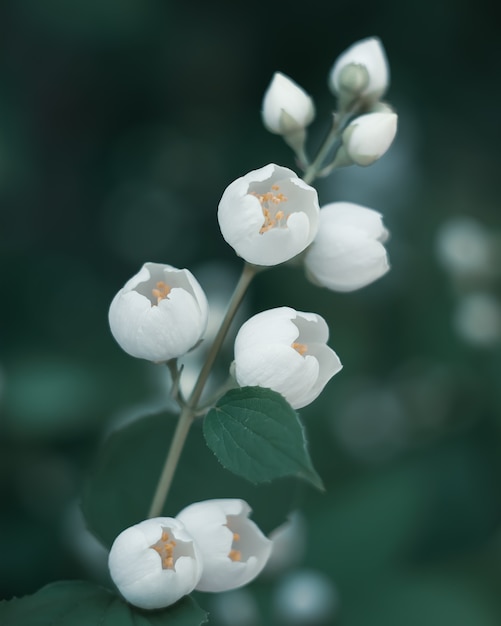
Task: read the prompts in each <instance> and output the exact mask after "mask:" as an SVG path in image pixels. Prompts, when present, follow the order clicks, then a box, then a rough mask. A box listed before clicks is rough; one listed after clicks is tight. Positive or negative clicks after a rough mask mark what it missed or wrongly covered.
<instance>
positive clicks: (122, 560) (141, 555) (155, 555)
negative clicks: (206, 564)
mask: <svg viewBox="0 0 501 626" xmlns="http://www.w3.org/2000/svg"><path fill="white" fill-rule="evenodd" d="M108 565H109V569H110V575H111V578H112V579H113V582H114V583H115V585H116V586H117V588H118V590H119V591H120V593H121V594H122V595H123V597H124V598H125V599H126V600H127V602H130V603H131V604H133V605H135V606H138V607H140V608H142V609H160V608H163V607H166V606H169V605H171V604H174V602H177V600H179V599H180V598H182V597H183V596H184V595H186V594H188V593H191V592H192V591H193V589H194V588H195V587H196V585H197V583H198V581H199V580H200V576H201V575H202V558H201V554H200V551H199V549H198V546H197V545H196V543H195V541H194V540H193V538H192V537H191V535H190V534H189V533H188V532H187V531H186V529H185V527H184V526H183V524H182V523H181V522H180V521H179V520H177V519H174V518H172V517H156V518H153V519H148V520H145V521H144V522H141V523H139V524H136V525H135V526H131V527H130V528H127V529H126V530H124V531H123V532H121V533H120V534H119V535H118V537H117V538H116V539H115V541H114V543H113V545H112V546H111V551H110V555H109V560H108Z"/></svg>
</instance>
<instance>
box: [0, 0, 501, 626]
mask: <svg viewBox="0 0 501 626" xmlns="http://www.w3.org/2000/svg"><path fill="white" fill-rule="evenodd" d="M490 6H491V5H489V4H487V3H485V2H484V3H482V2H475V3H473V2H469V3H468V2H452V1H448V2H440V3H437V2H432V1H431V0H425V1H424V2H420V3H414V4H405V3H402V2H396V1H392V0H386V2H381V3H377V2H375V3H372V2H371V3H369V2H362V3H353V2H344V1H343V2H337V3H336V2H333V3H323V2H319V1H318V0H313V1H311V2H308V3H305V4H301V5H298V6H291V4H290V3H288V2H287V3H286V2H279V1H278V0H271V1H268V2H262V3H261V2H254V3H249V4H244V3H235V2H226V3H225V2H220V3H207V2H192V3H186V4H183V5H182V4H181V3H180V2H176V3H175V2H167V1H165V2H161V1H160V0H85V1H84V0H73V1H72V2H65V1H64V0H42V1H40V0H10V1H9V0H4V1H3V2H2V3H1V4H0V263H1V265H0V292H1V294H2V298H1V309H0V310H1V319H0V368H1V369H0V385H1V387H0V389H1V391H0V410H1V418H0V419H1V422H0V434H1V442H0V468H1V474H0V489H1V501H0V503H1V510H2V517H1V521H0V555H1V558H0V577H1V583H2V592H3V594H4V596H5V597H10V596H11V595H13V594H15V595H22V594H25V593H31V592H33V591H35V590H36V589H37V588H39V587H40V586H41V585H43V584H45V583H47V582H49V581H52V580H56V579H60V578H79V577H80V578H82V577H83V578H92V577H93V576H94V574H93V573H92V572H89V570H88V569H85V568H84V567H83V565H82V562H81V560H80V559H79V558H77V556H76V555H75V551H74V550H73V549H72V548H73V547H74V545H73V544H74V543H76V541H73V540H72V538H71V536H72V534H71V531H70V532H69V535H70V539H68V531H67V529H68V524H69V523H68V521H67V511H68V507H69V505H70V504H71V503H72V502H74V501H75V500H76V499H77V498H78V494H79V493H80V489H81V487H82V484H83V481H84V480H85V476H86V474H87V471H88V468H89V466H90V464H91V462H92V459H93V457H94V455H95V453H96V450H97V448H98V444H99V442H100V441H101V438H102V433H103V429H106V428H107V425H108V424H109V423H111V421H112V420H113V419H115V418H116V417H117V416H118V415H120V414H123V413H124V412H125V411H126V410H127V409H128V408H129V406H131V405H132V406H133V407H134V408H135V410H136V409H137V410H138V411H140V410H142V409H141V407H142V406H143V405H151V404H153V405H154V406H159V405H161V404H162V402H163V401H164V400H165V398H164V396H162V391H161V389H162V387H161V377H162V376H164V374H163V372H161V373H159V370H158V368H156V367H155V366H153V365H151V364H149V363H146V362H140V361H135V360H133V359H132V358H130V357H128V356H127V355H125V354H124V353H122V352H121V351H120V349H119V348H118V347H117V346H116V345H115V343H114V341H113V339H112V338H111V335H110V332H109V329H108V326H107V309H108V306H109V302H110V300H111V298H112V297H113V295H114V293H115V292H116V291H117V290H118V289H119V288H120V287H121V285H122V284H123V283H124V282H125V280H126V279H128V278H129V277H130V276H131V275H132V274H133V273H135V272H136V271H137V269H138V268H139V266H140V265H141V264H142V263H143V262H144V261H146V260H152V261H161V262H166V263H171V264H172V265H175V266H178V267H189V268H190V269H192V270H193V271H194V272H195V274H197V272H198V271H199V270H201V275H203V274H204V271H205V273H206V274H207V268H205V269H204V263H206V262H207V261H221V262H222V263H223V264H227V265H228V266H232V267H233V268H234V269H235V271H236V272H238V269H239V263H238V260H237V259H235V257H234V254H233V252H232V250H231V249H230V248H229V247H228V246H227V245H226V244H225V242H224V241H223V240H222V238H221V236H220V233H219V230H218V226H217V222H216V219H215V212H216V207H217V203H218V201H219V198H220V196H221V193H222V191H223V190H224V188H225V187H226V185H227V184H228V183H229V182H231V181H232V180H233V179H234V178H236V177H237V176H240V175H242V174H244V173H246V172H247V171H249V170H251V169H254V168H257V167H260V166H261V165H264V164H265V163H268V162H271V161H273V162H277V163H280V164H283V165H287V166H290V167H293V166H294V163H293V159H292V157H291V155H290V153H289V152H288V150H287V149H286V147H285V146H284V145H282V143H281V141H280V140H279V139H278V138H277V137H274V136H272V135H270V134H268V133H267V132H266V131H265V130H264V129H263V128H262V125H261V121H260V116H259V110H260V105H261V99H262V95H263V92H264V90H265V88H266V86H267V84H268V82H269V80H270V78H271V76H272V74H273V72H274V71H275V70H281V71H283V72H285V73H287V74H289V75H290V76H292V77H293V78H294V79H295V80H296V81H297V82H299V83H300V84H301V85H302V86H303V87H304V88H305V89H306V90H307V91H308V92H310V93H311V94H312V95H313V96H314V97H315V101H316V104H317V110H318V117H317V122H316V124H315V125H314V126H313V129H312V137H311V146H315V145H318V142H319V140H320V137H321V136H322V133H323V132H325V129H326V126H327V119H328V114H329V111H330V109H331V107H332V103H333V100H332V96H331V95H330V94H329V92H328V90H327V87H326V75H327V72H328V70H329V68H330V67H331V65H332V63H333V61H334V59H335V58H336V56H337V55H338V54H339V53H341V52H342V51H343V50H344V49H345V48H346V47H347V46H348V45H350V44H351V43H352V42H353V41H356V40H357V39H360V38H362V37H366V36H369V35H373V34H376V35H378V36H380V37H381V39H382V40H383V42H384V45H385V48H386V50H387V53H388V57H389V60H390V65H391V70H392V86H391V89H390V91H389V94H388V99H389V101H391V102H392V103H393V104H394V105H395V106H396V108H397V111H398V112H399V115H400V117H399V124H400V127H399V135H398V137H397V140H396V142H395V144H394V146H393V147H392V149H391V150H390V152H389V153H388V154H387V155H386V157H385V158H384V159H382V160H381V161H380V162H379V163H377V164H376V165H374V166H373V167H372V168H369V169H366V170H362V169H357V170H356V171H355V170H349V171H347V172H346V173H345V172H341V173H340V174H339V175H337V174H335V175H334V176H333V177H331V178H330V179H329V180H328V182H323V183H322V184H321V185H320V187H319V193H320V199H321V202H322V203H326V202H329V201H332V200H343V199H346V200H353V201H358V202H361V203H364V204H366V205H368V206H371V207H373V208H376V209H378V210H380V211H381V212H383V213H384V215H385V222H386V224H387V226H388V227H389V229H390V230H391V233H392V239H391V241H390V243H389V244H388V249H389V252H390V257H391V261H392V266H393V267H392V271H391V273H390V274H389V275H388V276H387V277H385V278H384V279H382V280H381V281H379V282H378V283H376V284H374V285H372V286H370V287H368V288H366V289H364V290H362V291H360V292H356V293H353V294H333V293H329V292H327V291H323V290H319V289H316V288H314V287H313V286H312V285H310V284H309V283H308V282H307V281H306V280H305V279H304V277H303V275H302V273H301V272H299V271H294V270H292V269H289V268H278V269H276V270H274V271H273V272H269V273H266V274H264V275H262V276H259V277H258V279H257V280H256V283H255V285H254V287H253V289H252V292H251V296H250V298H249V303H248V304H249V309H248V311H249V313H251V312H253V311H258V310H261V309H263V308H266V307H272V306H280V305H290V306H294V307H295V308H297V309H299V310H305V311H315V312H318V313H320V314H322V315H323V316H324V317H326V319H327V320H328V322H329V325H330V327H331V345H332V346H333V347H334V348H335V349H336V351H337V352H338V354H339V355H340V357H341V359H342V361H343V363H344V370H343V372H342V373H341V374H339V376H337V377H336V378H335V379H334V380H333V381H332V382H331V383H330V384H329V386H328V389H327V391H326V392H325V393H324V394H323V395H322V397H321V398H320V399H319V400H318V401H317V402H316V403H315V404H314V405H313V406H311V407H309V408H307V409H305V410H304V411H303V412H302V414H303V416H304V420H305V423H306V425H307V430H308V433H309V436H310V440H311V452H312V456H313V460H314V462H315V464H316V466H317V469H318V470H319V472H320V474H321V475H322V477H323V478H324V481H325V483H326V485H327V493H326V494H324V495H318V494H316V493H313V492H310V491H306V490H305V492H304V493H302V494H301V496H300V499H299V501H300V506H301V508H302V510H303V512H304V515H305V517H306V521H307V529H308V539H307V541H308V544H307V551H306V554H305V556H304V559H303V565H305V566H308V567H312V568H315V569H317V570H318V571H320V572H322V573H323V574H325V575H327V576H328V577H330V578H331V580H332V581H333V583H334V584H335V585H336V586H337V588H338V591H339V594H340V598H341V605H342V608H341V612H340V614H339V616H338V619H339V623H340V624H343V625H346V626H352V625H357V626H358V625H360V626H379V625H381V626H401V625H402V624H406V626H408V625H410V626H414V624H415V625H416V626H418V625H419V626H422V625H424V624H426V625H427V626H428V625H432V626H433V625H435V624H437V625H438V624H440V626H444V625H448V624H454V625H455V626H463V625H464V626H471V625H474V626H484V625H485V626H490V625H496V624H499V623H500V621H501V602H500V600H499V597H500V593H499V590H500V587H501V543H500V524H501V490H500V489H499V482H500V477H501V462H500V452H501V433H500V425H501V424H500V421H501V420H500V403H501V396H500V393H499V375H500V372H501V360H500V354H499V348H498V346H491V347H489V348H486V349H477V348H472V347H469V346H468V345H466V344H465V343H463V342H462V341H461V339H460V338H458V337H457V335H456V334H455V332H454V329H453V327H452V325H451V319H452V316H453V312H454V307H455V302H456V295H455V293H454V290H453V288H452V285H451V282H450V280H449V278H448V276H447V275H446V274H445V273H444V271H443V270H442V269H441V268H440V266H439V264H438V262H437V261H436V258H435V254H434V248H435V240H436V233H437V229H438V228H439V227H440V226H441V225H442V224H443V223H444V222H445V221H446V220H447V219H448V218H450V217H453V216H455V215H469V216H472V217H475V218H476V219H478V220H479V221H480V222H481V223H482V224H483V225H485V226H486V227H487V228H488V229H491V230H492V232H494V233H495V232H497V231H498V230H499V229H500V227H501V219H500V217H499V201H498V189H499V167H500V159H499V145H500V139H501V137H500V124H499V95H500V90H499V62H500V54H499V34H498V28H497V25H496V20H495V19H494V15H493V14H492V13H491V12H490V10H489V7H490ZM197 275H198V274H197ZM212 280H216V282H217V270H216V278H215V279H214V273H213V274H212ZM498 287H499V285H494V286H493V289H494V290H496V288H498ZM165 381H167V376H166V375H165ZM152 399H154V402H153V401H152ZM145 410H146V409H144V411H145ZM350 424H351V427H350ZM353 424H355V425H354V426H353ZM357 424H358V426H357ZM346 432H348V435H346ZM340 433H341V434H340ZM343 433H344V435H343ZM193 436H194V437H198V436H200V433H199V432H195V433H193ZM177 480H178V481H182V480H183V476H182V475H179V476H178V477H177ZM186 488H187V489H188V488H189V486H187V487H186ZM264 493H266V492H264ZM228 495H238V494H228ZM256 497H259V496H256ZM264 497H265V496H264V495H263V498H264ZM255 506H256V508H259V506H262V503H256V504H255ZM174 513H175V512H174ZM65 520H66V521H65ZM69 527H70V529H71V528H72V526H71V524H69ZM64 529H66V530H64ZM75 532H76V531H75ZM97 577H98V578H99V576H97ZM276 584H278V583H276V582H273V581H271V582H269V581H268V582H266V583H264V584H259V585H257V586H256V587H255V588H254V590H255V593H256V595H257V597H258V598H259V601H260V602H261V603H262V605H263V607H264V609H263V610H265V611H267V614H268V615H270V614H271V609H270V610H268V609H267V608H266V606H267V603H269V602H270V601H271V598H272V596H273V592H274V589H275V586H276ZM200 602H201V604H202V605H204V604H205V606H206V607H207V608H210V603H211V598H209V597H207V596H201V599H200ZM270 619H271V618H270ZM270 623H273V622H270ZM329 623H330V622H329Z"/></svg>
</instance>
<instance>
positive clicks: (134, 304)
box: [109, 263, 209, 363]
mask: <svg viewBox="0 0 501 626" xmlns="http://www.w3.org/2000/svg"><path fill="white" fill-rule="evenodd" d="M208 312H209V308H208V304H207V298H206V297H205V294H204V292H203V290H202V288H201V287H200V285H199V284H198V282H197V281H196V279H195V277H194V276H193V274H192V273H191V272H189V271H188V270H186V269H183V270H179V269H176V268H175V267H172V266H171V265H163V264H161V263H145V264H144V265H143V267H142V268H141V270H140V271H139V272H138V273H137V274H136V275H135V276H133V277H132V278H131V279H130V280H129V281H128V282H127V283H126V284H125V286H124V287H123V288H122V289H120V291H119V292H118V293H117V295H116V296H115V298H114V299H113V302H112V303H111V306H110V311H109V322H110V328H111V332H112V333H113V336H114V337H115V339H116V340H117V342H118V343H119V344H120V346H121V348H123V349H124V350H125V352H127V353H129V354H130V355H132V356H135V357H138V358H140V359H148V360H149V361H154V362H156V363H161V362H163V361H168V360H169V359H174V358H176V357H178V356H181V355H183V354H186V352H188V351H189V350H190V349H191V348H193V347H194V346H195V345H196V344H197V343H198V342H199V341H200V339H202V337H203V334H204V332H205V328H206V326H207V318H208Z"/></svg>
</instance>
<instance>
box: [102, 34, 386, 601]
mask: <svg viewBox="0 0 501 626" xmlns="http://www.w3.org/2000/svg"><path fill="white" fill-rule="evenodd" d="M388 82H389V69H388V63H387V60H386V55H385V53H384V50H383V47H382V45H381V43H380V41H379V40H378V39H376V38H369V39H365V40H363V41H361V42H358V43H356V44H354V45H353V46H351V47H350V48H349V49H348V50H346V52H344V53H343V54H342V55H341V56H340V57H339V58H338V59H337V61H336V62H335V63H334V65H333V67H332V69H331V72H330V74H329V78H328V83H329V87H330V89H331V91H332V92H333V94H334V96H335V97H336V99H337V102H338V110H337V111H335V112H334V115H333V123H332V128H331V129H330V132H329V133H328V135H327V137H326V139H325V142H324V144H323V145H322V146H321V147H320V149H319V151H318V153H317V156H316V157H315V158H314V159H309V158H308V156H307V151H306V140H307V132H306V128H307V127H308V126H309V124H310V123H311V122H312V121H313V119H314V117H315V106H314V103H313V100H312V99H311V97H310V96H309V95H308V94H307V93H306V92H305V91H304V90H303V89H302V88H301V87H300V86H299V85H298V84H296V83H295V82H294V81H293V80H292V79H290V78H288V77H287V76H285V75H284V74H282V73H279V72H277V73H276V74H275V75H274V77H273V79H272V81H271V84H270V86H269V88H268V90H267V91H266V93H265V95H264V100H263V108H262V118H263V122H264V125H265V126H266V128H267V129H268V130H269V131H271V132H272V133H275V134H278V135H280V136H282V137H283V139H284V140H285V141H286V142H287V143H288V145H289V146H290V147H291V148H292V149H293V150H294V151H295V153H296V157H297V163H298V165H299V167H301V168H302V169H303V172H304V175H303V178H300V177H299V176H298V175H297V174H296V173H295V172H293V171H292V170H290V169H288V168H286V167H282V166H279V165H276V164H274V163H270V164H268V165H265V166H264V167H261V168H259V169H256V170H253V171H251V172H249V173H247V174H246V175H244V176H242V177H240V178H238V179H237V180H235V181H233V182H232V183H231V184H230V185H229V186H228V187H227V188H226V190H225V191H224V193H223V194H222V197H221V200H220V202H219V207H218V213H217V217H218V221H219V227H220V230H221V233H222V235H223V238H224V239H225V240H226V242H227V243H228V244H229V245H230V246H231V247H232V248H233V249H234V251H235V252H236V254H237V255H238V256H239V257H241V258H242V259H244V261H245V267H244V271H243V274H242V279H241V283H239V285H238V286H237V288H236V289H235V293H234V295H233V298H232V301H231V303H230V305H229V307H228V312H227V314H226V317H225V319H224V320H223V322H222V323H221V327H220V330H219V331H218V334H217V335H216V338H215V339H214V342H213V344H212V347H211V348H210V349H209V351H208V356H207V360H206V362H205V365H204V367H203V368H202V369H201V373H200V375H199V378H198V380H197V382H196V384H195V386H194V388H193V391H192V392H191V394H190V396H189V398H188V400H185V399H184V398H183V397H182V393H181V394H178V397H177V398H176V399H177V400H178V403H179V404H180V406H181V407H182V413H181V417H180V420H185V422H184V425H183V428H184V426H185V425H186V423H188V428H189V424H191V421H193V420H194V419H195V418H196V417H198V416H199V415H201V414H202V413H203V411H204V410H205V409H204V408H201V407H200V406H199V401H200V397H201V394H202V391H203V387H204V384H205V382H206V381H207V378H208V376H209V373H210V370H211V367H212V365H213V363H214V360H215V358H216V355H217V352H218V350H219V349H220V347H221V345H222V343H223V340H224V338H225V334H226V333H227V331H228V329H229V328H230V323H231V321H232V319H233V316H234V314H235V312H236V309H237V308H238V304H239V303H240V302H241V299H242V297H243V293H244V291H245V289H246V288H247V286H248V282H246V280H247V278H246V277H247V276H251V277H252V276H253V275H254V274H255V273H256V272H257V271H258V269H261V270H263V269H265V268H270V267H272V266H275V265H278V264H281V263H286V262H292V263H293V264H294V265H298V264H302V265H303V267H304V269H305V272H306V276H307V277H308V279H310V280H311V281H312V282H313V283H315V284H317V285H320V286H322V287H326V288H327V289H331V290H334V291H343V292H346V291H353V290H355V289H359V288H361V287H364V286H366V285H369V284H371V283H372V282H374V281H375V280H377V279H378V278H380V277H381V276H383V275H384V274H385V273H386V272H387V271H388V269H389V262H388V256H387V252H386V249H385V247H384V243H385V242H386V240H387V238H388V231H387V229H386V228H385V226H384V225H383V221H382V216H381V214H380V213H378V212H377V211H374V210H373V209H370V208H367V207H363V206H359V205H357V204H353V203H350V202H333V203H329V204H326V205H325V206H323V207H322V208H320V205H319V201H318V195H317V192H316V190H315V189H314V188H313V187H312V186H311V185H310V183H312V182H313V181H314V180H315V179H316V178H318V177H321V176H326V175H327V174H329V173H330V172H332V171H333V170H334V169H335V168H337V167H344V166H348V165H353V164H356V165H359V166H368V165H370V164H372V163H374V162H375V161H376V160H377V159H379V158H380V157H381V156H382V155H383V154H384V153H385V152H386V150H387V149H388V148H389V147H390V145H391V143H392V141H393V139H394V137H395V133H396V128H397V116H396V114H395V113H394V112H393V110H392V109H391V108H390V107H389V106H388V105H386V104H384V103H382V102H380V98H381V97H382V96H383V95H384V94H385V92H386V90H387V87H388ZM244 279H245V280H244ZM242 284H243V285H244V287H241V285H242ZM208 314H209V308H208V301H207V297H206V295H205V294H204V291H203V289H202V287H201V286H200V285H199V283H198V282H197V280H196V279H195V277H194V276H193V275H192V274H191V273H190V272H189V271H188V270H187V269H177V268H175V267H172V266H171V265H165V264H161V263H151V262H150V263H145V264H144V265H143V267H142V268H141V269H140V271H139V272H138V273H137V274H136V275H135V276H133V277H132V278H131V279H130V280H129V281H128V282H127V283H126V284H125V286H124V287H123V288H122V289H121V290H120V291H119V292H118V293H117V295H116V296H115V298H114V299H113V302H112V304H111V307H110V311H109V323H110V327H111V331H112V334H113V336H114V337H115V339H116V340H117V342H118V344H119V345H120V346H121V347H122V348H123V349H124V350H125V351H126V352H127V353H129V354H130V355H132V356H134V357H138V358H142V359H147V360H150V361H153V362H155V363H167V364H168V365H169V368H170V371H171V372H172V373H173V379H174V380H173V389H176V390H178V387H179V386H178V383H179V377H180V376H181V369H182V368H181V369H178V367H177V364H176V359H178V358H179V357H182V356H183V355H186V354H187V353H188V352H189V351H190V350H192V349H194V348H196V347H197V346H198V345H199V343H200V342H201V341H202V340H203V339H204V334H205V331H206V327H207V320H208ZM328 338H329V327H328V325H327V322H326V321H325V320H324V319H323V318H322V317H321V316H320V315H317V314H316V313H309V312H300V311H296V310H295V309H293V308H291V307H288V306H280V307H277V308H273V309H270V310H267V311H262V312H260V313H258V314H257V315H254V316H253V317H251V318H250V319H249V320H247V321H246V322H245V323H244V324H243V325H242V326H241V328H240V330H239V331H238V333H237V335H236V338H235V344H234V361H233V363H232V365H231V367H230V372H231V375H232V377H233V379H232V384H233V385H234V386H237V385H238V386H241V387H254V386H259V387H265V388H268V389H271V390H273V391H275V392H277V393H279V394H281V395H282V396H283V397H284V398H285V400H286V401H287V402H288V403H289V404H290V406H291V407H292V408H293V409H299V408H302V407H304V406H306V405H308V404H310V403H311V402H313V401H314V400H315V399H316V398H317V397H318V396H319V394H320V393H321V392H322V390H323V389H324V387H325V386H326V384H327V383H328V381H329V380H330V379H331V378H332V377H333V376H334V375H335V374H336V373H338V372H339V371H340V370H341V368H342V365H341V362H340V360H339V358H338V356H337V354H336V353H335V352H334V350H332V349H331V348H330V347H329V346H328V345H327V341H328ZM220 395H222V394H220ZM217 399H218V398H216V400H217ZM290 413H291V414H292V415H293V417H294V418H295V417H296V416H295V414H294V412H293V411H292V410H291V411H290ZM180 423H181V422H180ZM181 430H182V429H181ZM185 432H186V433H187V429H186V431H185ZM174 439H175V441H176V442H177V443H176V445H178V443H179V441H178V440H177V439H176V437H175V438H174ZM179 445H181V446H182V444H179ZM173 447H174V446H173ZM244 452H245V451H244ZM301 452H302V453H304V442H303V441H302V440H301ZM177 453H179V450H177ZM174 458H176V459H178V458H179V455H178V456H177V457H176V455H174ZM176 462H177V461H176ZM176 462H174V463H173V465H174V466H175V463H176ZM169 471H170V470H169ZM170 478H172V476H170ZM170 478H169V479H170ZM161 482H162V481H160V482H159V486H160V483H161ZM157 496H158V491H157V493H156V494H155V498H154V504H153V506H152V509H153V511H155V510H156V511H157V512H158V511H160V510H161V508H162V507H161V506H160V507H158V506H157V505H158V501H159V500H158V498H157ZM163 496H164V497H163V499H162V498H160V501H163V500H165V493H164V494H163ZM155 507H156V508H155ZM249 514H250V507H249V505H248V504H247V503H246V502H244V501H243V500H232V499H226V500H208V501H205V502H198V503H195V504H192V505H190V506H188V507H186V508H185V509H183V510H182V511H181V512H180V513H179V514H178V515H177V516H176V517H174V518H171V517H153V515H154V514H153V513H152V517H153V518H152V519H148V520H146V521H144V522H141V523H139V524H137V525H135V526H132V527H131V528H128V529H126V530H124V531H123V532H122V533H121V534H120V535H119V536H118V537H117V538H116V540H115V542H114V544H113V546H112V548H111V552H110V556H109V568H110V573H111V576H112V578H113V580H114V582H115V584H116V585H117V587H118V589H119V590H120V592H121V593H122V595H123V596H124V597H125V599H126V600H128V601H129V602H131V603H132V604H134V605H136V606H138V607H141V608H144V609H157V608H161V607H166V606H169V605H170V604H172V603H174V602H176V601H177V600H178V599H179V598H181V597H182V596H184V595H186V594H188V593H191V591H193V590H194V589H196V590H199V591H207V592H219V591H226V590H229V589H235V588H237V587H241V586H242V585H245V584H246V583H248V582H250V581H251V580H253V579H254V578H255V577H256V576H257V575H258V574H259V573H260V572H261V570H262V569H263V568H264V566H265V564H266V562H267V560H268V557H269V556H270V552H271V545H272V544H271V541H270V540H269V539H267V538H266V537H265V536H264V535H263V533H262V532H261V531H260V530H259V528H258V527H257V526H256V524H254V522H252V521H251V520H250V519H249Z"/></svg>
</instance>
